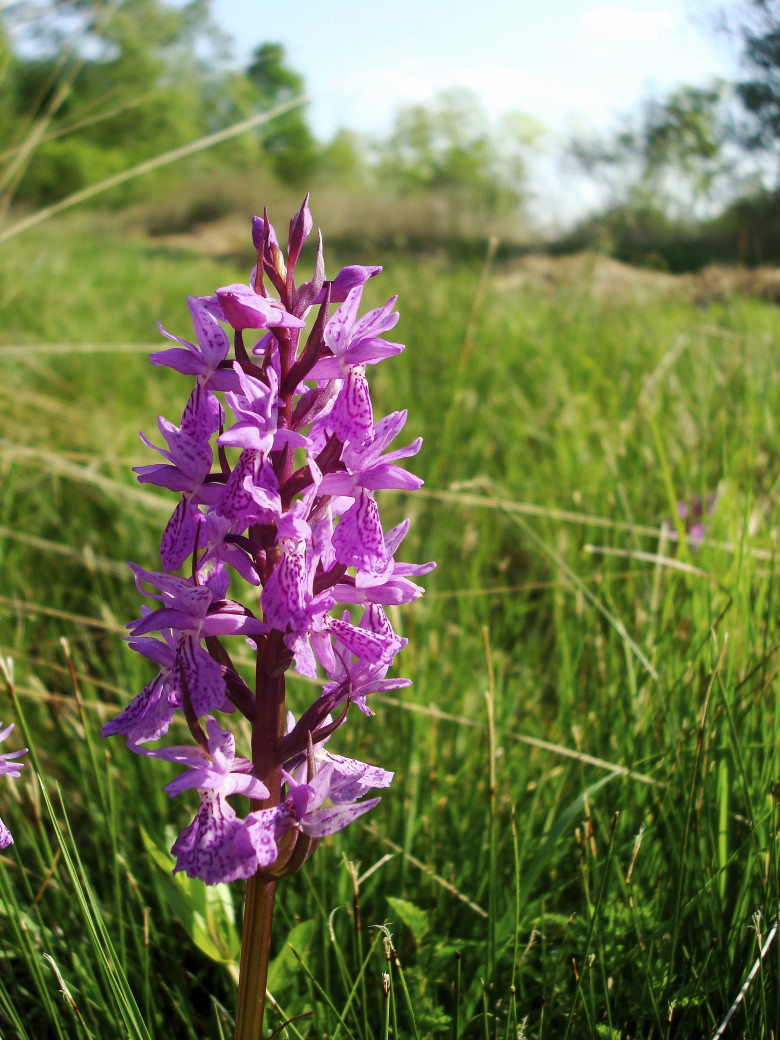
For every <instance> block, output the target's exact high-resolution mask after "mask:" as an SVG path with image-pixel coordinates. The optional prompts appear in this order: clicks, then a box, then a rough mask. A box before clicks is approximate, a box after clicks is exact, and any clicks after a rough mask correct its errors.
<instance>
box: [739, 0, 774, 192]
mask: <svg viewBox="0 0 780 1040" xmlns="http://www.w3.org/2000/svg"><path fill="white" fill-rule="evenodd" d="M731 28H732V32H733V33H734V34H735V35H736V36H737V38H738V40H739V43H740V47H741V59H742V67H743V78H742V79H740V80H739V82H738V83H737V87H736V89H737V94H738V96H739V98H740V100H741V102H742V104H743V106H744V109H745V112H746V113H747V115H748V121H747V123H746V124H745V125H744V126H743V127H742V134H741V138H742V141H743V143H744V144H745V145H746V146H747V147H748V148H750V149H751V150H760V151H769V152H771V153H773V155H774V156H775V157H777V155H778V143H779V142H780V0H745V2H743V3H742V4H741V5H740V6H739V8H738V9H737V10H736V12H735V14H734V17H733V20H732V26H731ZM776 177H777V179H778V180H780V170H777V171H776Z"/></svg>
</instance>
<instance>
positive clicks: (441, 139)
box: [377, 89, 542, 233]
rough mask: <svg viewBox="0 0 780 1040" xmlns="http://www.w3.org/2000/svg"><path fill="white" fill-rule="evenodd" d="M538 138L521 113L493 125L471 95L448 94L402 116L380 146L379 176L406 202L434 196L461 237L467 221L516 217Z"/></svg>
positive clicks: (537, 128) (531, 122) (538, 132)
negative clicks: (416, 195) (417, 196)
mask: <svg viewBox="0 0 780 1040" xmlns="http://www.w3.org/2000/svg"><path fill="white" fill-rule="evenodd" d="M541 134H542V128H541V126H540V124H538V123H537V122H536V121H535V120H533V119H531V118H530V117H529V116H525V115H523V114H522V113H519V112H518V113H510V114H509V115H507V116H505V117H504V118H503V119H502V120H501V121H500V122H499V123H498V124H491V123H490V121H489V120H488V119H487V117H486V115H485V113H484V111H483V110H482V108H481V106H480V104H479V101H478V100H477V98H476V97H475V95H474V94H472V93H471V91H469V90H465V89H454V90H446V91H442V92H441V93H439V94H438V95H437V96H436V97H435V98H434V100H433V102H432V103H431V104H430V105H410V106H407V107H405V108H402V109H400V111H399V112H398V115H397V116H396V120H395V125H394V127H393V130H392V132H391V134H390V137H389V138H388V139H387V140H386V141H384V142H381V143H380V144H379V145H378V146H377V152H378V155H377V158H378V163H377V172H378V175H379V178H380V180H381V181H383V182H384V184H385V185H387V186H389V187H391V188H392V189H393V190H395V191H397V192H398V193H400V194H401V195H409V194H414V193H424V192H425V193H431V194H433V195H434V196H435V197H436V198H437V199H438V200H439V202H440V204H441V207H442V210H443V216H444V218H445V220H446V222H447V226H448V227H450V228H451V229H452V231H454V232H455V233H457V232H458V231H462V230H463V228H464V220H465V221H466V222H469V221H471V222H473V221H474V218H476V220H479V219H480V218H495V217H498V216H502V215H505V214H511V213H515V214H516V213H517V211H518V210H519V208H520V205H521V203H522V202H523V200H524V198H525V197H526V194H527V174H528V156H529V153H530V151H531V150H532V148H533V147H534V145H535V144H536V142H537V141H538V139H539V137H540V136H541Z"/></svg>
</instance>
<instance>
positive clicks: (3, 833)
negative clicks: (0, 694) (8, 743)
mask: <svg viewBox="0 0 780 1040" xmlns="http://www.w3.org/2000/svg"><path fill="white" fill-rule="evenodd" d="M13 728H14V724H13V722H10V723H9V724H8V725H7V726H6V727H5V728H4V729H3V728H2V723H0V743H2V742H3V741H4V740H5V738H6V737H7V736H8V735H9V733H11V731H12V730H13ZM26 754H27V748H20V749H19V750H18V751H5V752H3V754H1V755H0V776H15V777H19V776H21V775H22V774H21V770H22V768H23V767H24V762H17V761H15V760H16V759H18V758H19V757H20V756H21V755H26ZM13 841H14V839H13V837H12V835H11V832H10V831H9V830H8V828H7V827H6V825H5V824H4V823H3V821H2V820H0V849H7V848H8V846H9V845H13Z"/></svg>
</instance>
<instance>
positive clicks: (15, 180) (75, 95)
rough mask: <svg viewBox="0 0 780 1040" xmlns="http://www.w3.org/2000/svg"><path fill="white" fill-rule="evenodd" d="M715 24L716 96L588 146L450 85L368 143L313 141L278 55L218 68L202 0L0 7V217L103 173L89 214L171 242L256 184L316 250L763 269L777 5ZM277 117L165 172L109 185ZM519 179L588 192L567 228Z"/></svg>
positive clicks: (685, 90) (342, 138)
mask: <svg viewBox="0 0 780 1040" xmlns="http://www.w3.org/2000/svg"><path fill="white" fill-rule="evenodd" d="M722 29H723V32H724V34H725V37H726V38H727V39H728V41H730V46H731V47H732V49H733V50H734V51H735V52H736V53H738V54H739V66H738V68H739V75H738V76H737V77H736V79H735V81H734V82H726V81H723V80H719V81H714V82H709V83H704V84H689V85H682V86H679V87H677V88H675V89H674V90H672V91H671V92H670V93H669V94H667V95H664V96H653V97H648V98H646V100H645V101H644V102H643V103H642V104H641V105H640V106H639V107H638V108H636V109H635V110H633V111H630V112H626V113H625V114H624V115H623V117H622V118H621V119H620V120H618V121H617V122H616V124H615V125H614V126H613V128H612V129H611V130H609V131H604V132H601V133H598V134H597V133H580V134H577V133H572V134H570V135H569V137H568V139H566V140H563V141H562V140H561V139H560V136H557V137H556V136H555V135H553V134H551V133H550V132H549V131H548V130H546V129H545V128H544V127H543V126H542V125H541V124H539V123H538V121H536V120H535V119H534V118H533V117H531V116H529V115H526V114H524V113H521V112H513V113H510V114H509V115H507V116H504V117H503V118H501V119H500V120H491V119H490V118H488V116H487V115H486V113H485V112H484V111H483V109H482V107H481V105H480V102H479V101H478V99H477V98H476V96H475V95H474V94H473V93H471V92H470V91H468V90H466V89H461V88H454V89H451V90H448V91H443V92H441V93H440V94H438V95H437V96H436V97H435V98H434V99H433V101H431V102H429V103H427V104H415V105H408V106H405V107H402V108H400V109H399V110H398V111H397V114H396V118H395V121H394V124H393V125H392V127H391V128H390V129H389V130H388V131H387V132H385V133H384V135H383V136H380V135H376V136H374V137H369V136H366V135H364V134H357V133H354V132H352V131H350V130H348V129H341V130H339V131H337V132H336V133H335V134H334V135H333V136H332V137H331V138H330V139H329V140H320V139H318V138H317V137H316V136H315V135H314V133H313V131H312V129H311V127H310V125H309V121H308V116H307V107H306V104H305V100H306V98H305V95H306V82H305V77H304V75H303V74H302V73H301V72H300V71H298V70H296V69H294V68H292V67H291V66H290V63H289V61H288V58H287V55H286V53H285V49H284V47H283V46H282V45H281V44H278V43H275V42H270V41H266V42H262V41H260V42H258V44H257V46H256V47H255V49H254V50H253V52H252V53H251V59H250V60H249V62H248V64H246V67H243V68H241V67H237V65H236V62H235V60H234V57H233V52H232V44H231V40H230V39H229V38H228V37H227V36H226V35H225V33H224V32H223V31H222V30H221V29H220V28H219V27H218V25H217V24H216V22H215V20H214V12H213V9H212V6H211V5H210V3H209V0H191V2H189V3H185V4H180V3H177V4H173V3H170V2H168V3H166V2H164V0H111V2H108V3H94V2H90V0H73V2H69V3H64V4H63V3H57V2H55V0H35V2H26V3H11V4H8V5H6V6H5V7H4V8H3V9H2V10H0V221H2V222H4V223H5V224H6V225H7V226H8V225H10V227H11V228H13V226H14V223H15V222H17V221H18V220H19V219H21V218H23V217H24V215H25V213H27V212H32V211H39V210H41V208H45V207H48V206H51V205H53V204H60V205H62V204H63V200H66V199H68V198H69V197H71V196H73V195H74V194H76V193H79V192H83V191H84V190H85V189H89V188H90V186H96V185H98V184H100V183H102V182H105V181H107V180H108V179H109V178H112V177H113V178H118V179H119V180H120V182H121V183H119V184H116V185H115V186H114V187H111V188H110V189H109V190H101V191H100V192H99V193H97V194H95V196H94V198H92V199H91V200H90V204H91V205H92V206H95V207H101V208H103V209H105V208H107V207H108V208H111V209H113V210H122V211H123V212H125V213H129V214H130V215H131V216H132V217H133V218H134V219H135V220H137V221H138V222H139V224H140V225H141V228H142V229H143V230H146V231H149V232H151V233H153V234H157V235H162V234H174V233H177V232H182V231H185V230H189V229H191V228H192V227H193V225H198V224H204V223H208V222H213V221H218V220H219V219H220V218H223V217H225V216H228V215H231V214H237V213H241V214H246V213H247V212H248V211H251V210H253V209H254V208H255V207H256V205H257V197H258V185H259V184H260V183H262V184H263V197H264V198H265V197H269V191H270V198H271V199H272V200H273V197H274V195H275V194H276V195H279V194H280V195H282V196H284V203H285V204H286V203H287V194H289V195H290V197H291V200H292V198H293V197H296V196H297V195H299V194H300V192H301V190H302V189H303V188H304V187H305V188H306V189H309V190H312V191H316V192H317V193H318V198H319V199H320V200H323V198H325V199H326V200H327V208H328V212H329V214H330V216H329V226H330V227H331V240H333V236H334V233H335V235H336V236H337V237H340V238H342V239H344V240H348V244H349V246H350V247H351V248H353V247H355V246H357V247H360V246H361V245H370V247H371V248H372V249H375V248H376V247H377V246H381V247H383V248H387V247H389V246H390V247H392V246H393V245H395V246H399V247H401V248H411V249H413V250H414V249H419V248H422V247H423V246H424V247H425V248H426V249H431V248H435V247H436V245H437V244H439V245H441V244H444V245H447V246H449V247H451V248H458V249H461V250H466V251H468V248H469V243H473V244H475V246H476V247H477V249H478V251H480V252H481V251H482V250H483V249H484V242H485V240H486V238H487V237H488V236H490V235H492V234H498V235H499V237H500V239H501V241H502V243H503V248H504V249H509V250H510V251H512V250H521V249H526V248H528V247H529V246H533V247H535V248H539V247H540V246H541V247H544V248H548V249H549V250H551V251H553V252H574V251H579V250H582V249H588V248H590V249H597V250H599V251H601V252H605V253H608V254H610V255H613V256H615V257H617V258H619V259H622V260H626V261H629V262H641V263H643V264H648V263H649V264H651V265H655V266H660V267H662V268H665V269H668V270H672V271H680V270H695V269H698V268H700V267H702V266H703V265H704V264H706V263H708V262H726V263H740V264H744V265H748V266H754V265H759V264H769V263H776V262H778V261H780V183H779V181H778V178H779V177H780V167H779V166H778V134H779V132H780V3H778V2H777V0H742V2H740V3H737V4H735V5H732V7H730V8H728V9H725V10H724V12H723V15H722ZM297 100H300V102H301V103H300V104H296V101H297ZM280 105H281V106H285V105H287V106H288V107H287V109H286V110H285V111H284V112H283V114H280V115H278V116H276V117H275V118H273V119H270V120H268V121H267V122H265V123H258V124H256V125H255V126H253V127H252V128H251V129H248V130H246V132H243V133H240V134H237V135H235V136H232V137H230V139H229V140H227V141H224V142H223V143H221V144H217V145H215V146H214V147H210V148H208V149H205V148H204V149H203V150H200V151H198V152H197V154H195V155H191V156H190V158H189V159H188V161H187V162H186V163H182V162H178V163H177V162H170V163H166V164H163V165H160V166H158V167H157V168H156V169H155V170H154V171H152V172H149V173H146V174H145V175H144V176H143V177H137V178H130V179H122V177H121V175H122V174H123V172H124V171H127V170H129V169H132V168H133V167H136V166H138V165H139V164H141V163H144V162H145V161H148V160H152V159H155V158H156V157H158V156H160V155H162V154H164V153H168V152H171V151H172V150H174V149H176V148H180V147H184V146H187V145H190V144H191V143H192V142H195V141H198V140H203V139H205V138H207V137H208V135H212V134H215V133H219V132H225V131H228V129H229V128H230V127H233V126H237V125H239V124H241V123H242V121H245V120H248V119H251V118H252V117H253V116H260V115H261V114H262V113H263V112H272V111H273V110H275V109H276V108H277V107H279V106H280ZM554 137H555V140H553V138H554ZM545 164H546V167H545ZM540 165H541V166H542V168H548V169H551V168H552V166H553V165H554V166H555V167H556V168H557V169H559V170H562V171H565V172H568V174H569V175H572V174H573V175H575V176H576V177H577V178H579V181H580V183H583V182H585V181H587V182H588V184H589V187H590V189H591V195H592V197H593V198H595V199H597V200H598V201H597V203H595V204H594V207H593V209H592V210H591V211H590V212H588V213H581V214H580V215H579V216H578V217H577V218H576V220H572V221H570V223H569V226H561V224H560V223H559V222H556V220H555V218H554V216H552V215H550V214H540V213H539V211H538V207H537V206H536V205H535V200H534V197H533V189H532V184H533V176H534V171H535V170H536V171H537V172H538V169H539V167H540ZM323 193H324V194H323ZM1 232H2V227H1V226H0V233H1Z"/></svg>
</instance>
